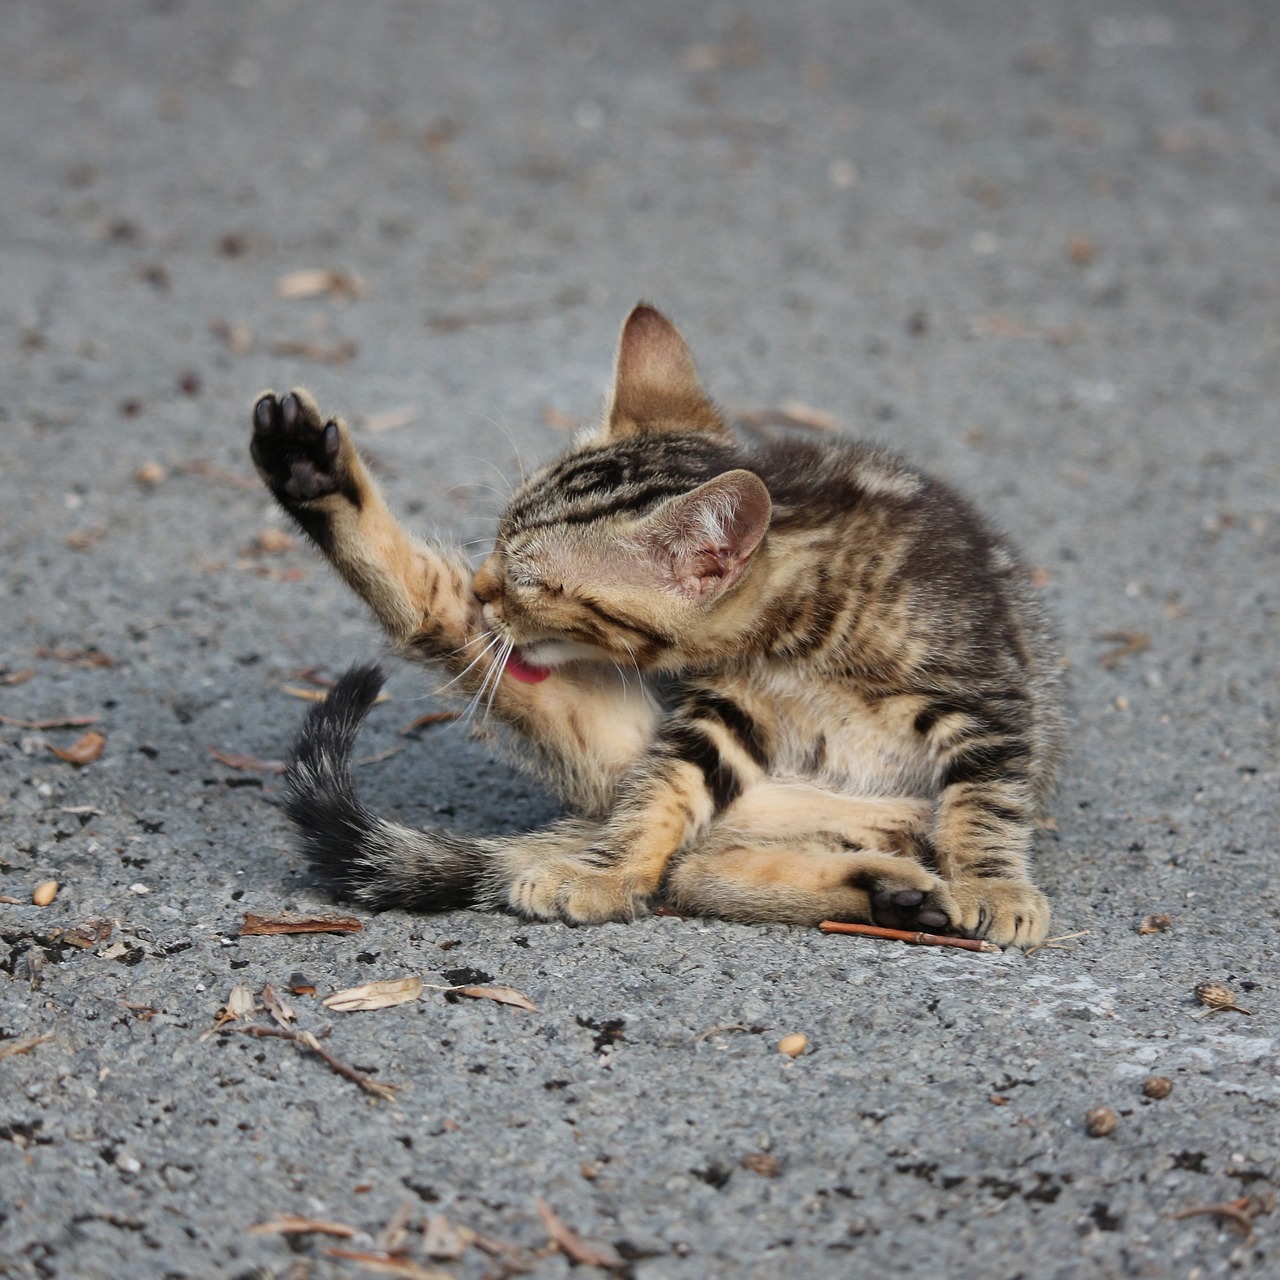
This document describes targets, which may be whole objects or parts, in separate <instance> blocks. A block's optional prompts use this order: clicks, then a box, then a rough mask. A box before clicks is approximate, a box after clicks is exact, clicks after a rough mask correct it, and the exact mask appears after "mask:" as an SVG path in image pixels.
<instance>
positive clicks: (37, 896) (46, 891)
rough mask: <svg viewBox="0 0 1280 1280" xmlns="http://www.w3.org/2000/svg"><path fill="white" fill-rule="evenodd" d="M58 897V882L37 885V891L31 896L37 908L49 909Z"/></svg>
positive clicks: (52, 881)
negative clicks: (50, 904)
mask: <svg viewBox="0 0 1280 1280" xmlns="http://www.w3.org/2000/svg"><path fill="white" fill-rule="evenodd" d="M57 896H58V882H57V881H56V880H46V881H45V882H44V883H43V884H38V885H36V887H35V891H34V892H33V893H32V895H31V901H32V902H34V903H35V904H36V906H37V907H47V906H48V905H49V903H51V902H52V901H53V900H54V898H56V897H57Z"/></svg>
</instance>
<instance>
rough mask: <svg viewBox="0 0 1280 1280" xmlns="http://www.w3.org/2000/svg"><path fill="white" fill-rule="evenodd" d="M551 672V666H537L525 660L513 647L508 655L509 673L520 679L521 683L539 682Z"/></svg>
mask: <svg viewBox="0 0 1280 1280" xmlns="http://www.w3.org/2000/svg"><path fill="white" fill-rule="evenodd" d="M550 674H551V668H550V667H535V666H534V665H533V664H532V663H529V662H525V661H524V660H523V659H522V658H521V657H520V655H519V654H518V653H517V652H516V651H515V650H514V649H513V650H512V651H511V653H510V654H509V655H508V656H507V675H509V676H512V677H513V678H514V679H516V680H519V681H520V683H521V684H539V683H541V682H542V681H543V680H545V679H546V678H547V677H548V676H549V675H550Z"/></svg>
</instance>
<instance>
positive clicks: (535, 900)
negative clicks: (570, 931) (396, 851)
mask: <svg viewBox="0 0 1280 1280" xmlns="http://www.w3.org/2000/svg"><path fill="white" fill-rule="evenodd" d="M509 905H510V906H511V909H512V910H513V911H516V912H518V913H519V914H520V915H522V916H530V917H532V918H534V919H537V920H563V921H564V922H565V923H566V924H604V923H606V922H607V921H610V920H620V921H628V920H635V919H638V918H639V917H640V916H643V915H647V914H648V910H649V907H648V897H647V895H645V894H643V893H640V892H639V891H638V890H637V889H636V888H635V886H634V885H632V884H631V883H630V882H629V881H628V880H627V879H626V878H624V877H623V876H620V875H618V874H617V873H616V872H606V871H595V870H588V869H584V868H581V867H578V866H576V865H573V864H568V865H564V866H560V867H549V866H545V865H544V866H540V867H538V868H537V869H536V870H531V871H528V872H526V873H525V874H523V875H521V876H519V877H518V878H517V879H516V881H515V882H514V884H513V885H512V886H511V893H510V896H509Z"/></svg>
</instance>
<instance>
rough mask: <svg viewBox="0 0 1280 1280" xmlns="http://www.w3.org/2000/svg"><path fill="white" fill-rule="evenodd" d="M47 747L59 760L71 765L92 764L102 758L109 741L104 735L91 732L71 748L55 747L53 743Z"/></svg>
mask: <svg viewBox="0 0 1280 1280" xmlns="http://www.w3.org/2000/svg"><path fill="white" fill-rule="evenodd" d="M45 745H46V746H48V748H49V750H50V751H52V752H53V754H54V755H55V756H57V757H58V759H59V760H66V761H68V762H69V763H70V764H92V763H93V762H94V761H95V760H97V759H99V758H100V757H101V755H102V752H103V748H104V747H106V745H107V740H106V738H104V737H103V736H102V734H100V733H95V732H93V730H90V731H89V732H88V733H86V734H85V735H84V737H83V738H80V739H78V740H77V741H75V742H73V743H72V744H71V745H70V746H69V747H65V748H64V747H55V746H54V745H53V743H51V742H50V743H46V744H45Z"/></svg>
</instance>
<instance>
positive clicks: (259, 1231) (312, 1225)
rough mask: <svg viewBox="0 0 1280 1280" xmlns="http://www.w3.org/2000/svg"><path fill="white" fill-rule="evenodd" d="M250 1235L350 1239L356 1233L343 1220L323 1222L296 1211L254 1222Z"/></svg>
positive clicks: (353, 1228)
mask: <svg viewBox="0 0 1280 1280" xmlns="http://www.w3.org/2000/svg"><path fill="white" fill-rule="evenodd" d="M249 1234H250V1235H251V1236H308V1235H317V1236H337V1237H338V1238H339V1239H340V1240H350V1239H351V1237H352V1236H354V1235H355V1234H356V1229H355V1227H349V1226H347V1224H346V1223H345V1222H325V1221H324V1220H323V1219H321V1218H302V1217H299V1216H298V1215H297V1214H296V1213H279V1214H277V1215H276V1216H275V1217H274V1218H272V1219H271V1221H270V1222H255V1223H254V1224H253V1226H251V1227H250V1228H249Z"/></svg>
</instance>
